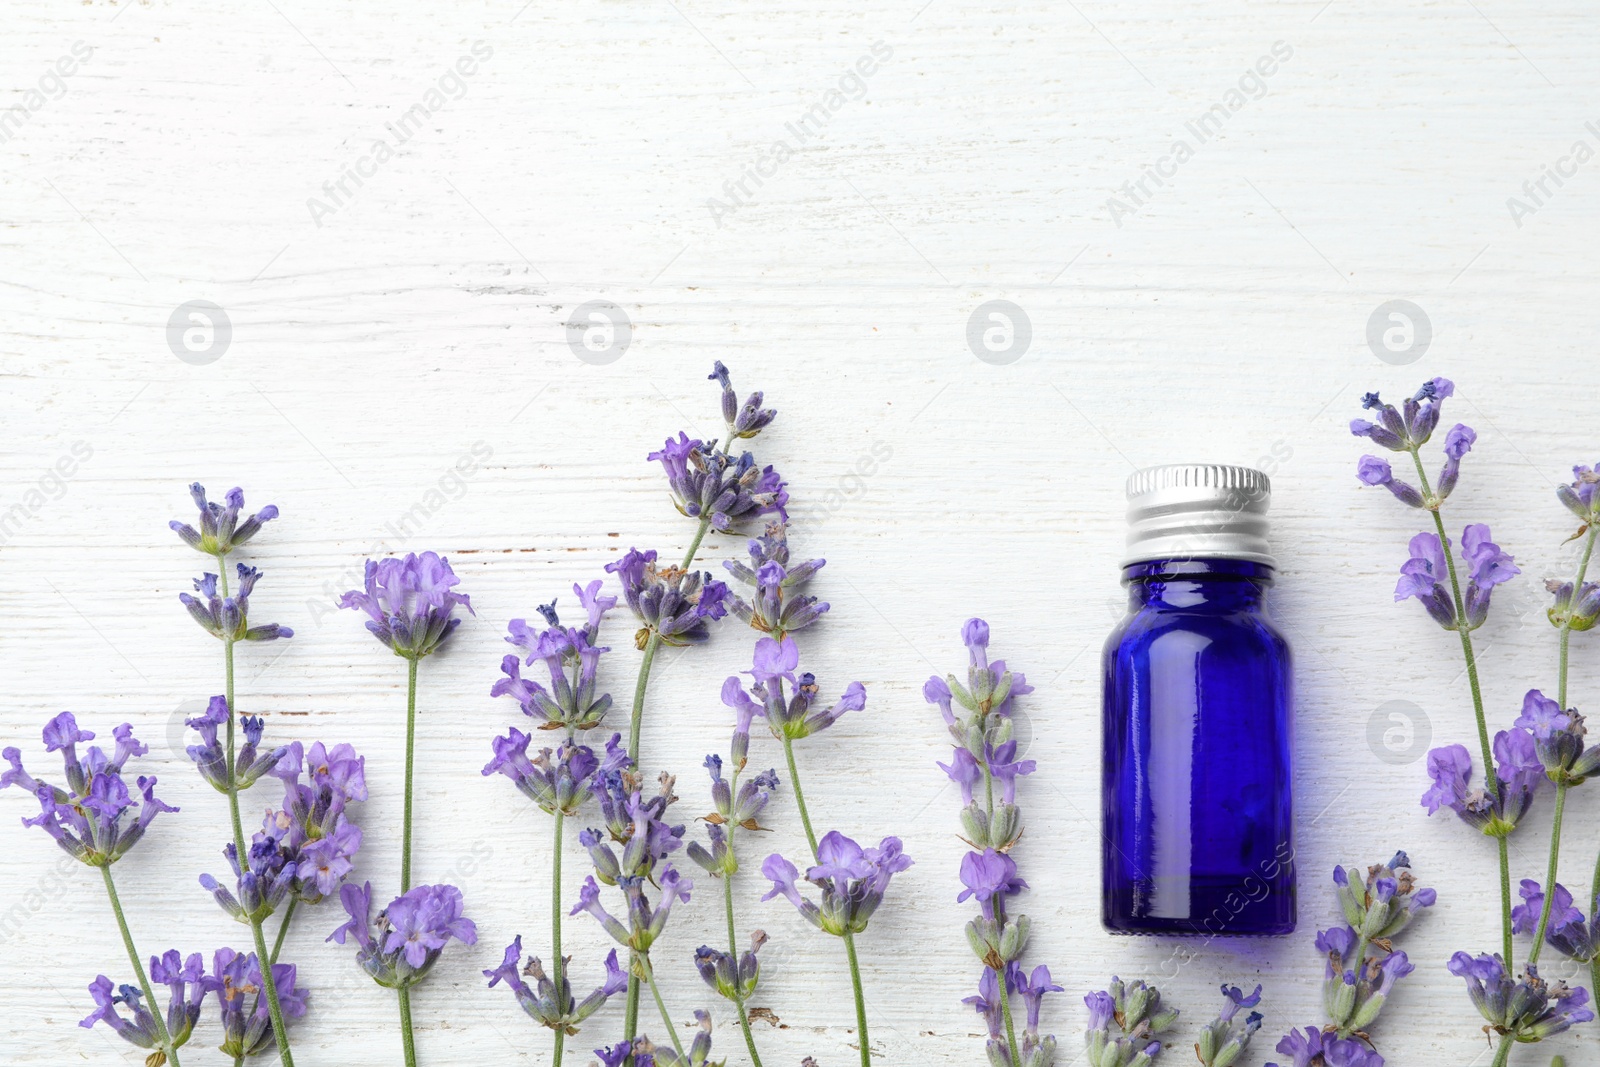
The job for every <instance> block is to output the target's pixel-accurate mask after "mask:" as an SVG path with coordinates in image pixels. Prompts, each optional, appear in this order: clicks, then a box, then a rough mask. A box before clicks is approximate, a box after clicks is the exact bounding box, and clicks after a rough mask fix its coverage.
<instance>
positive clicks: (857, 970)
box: [844, 930, 1015, 1067]
mask: <svg viewBox="0 0 1600 1067" xmlns="http://www.w3.org/2000/svg"><path fill="white" fill-rule="evenodd" d="M844 953H845V955H846V956H848V957H849V959H850V982H851V984H852V985H853V986H854V987H855V994H856V1035H857V1036H858V1037H860V1038H861V1067H872V1045H871V1043H870V1041H869V1039H868V1037H867V998H866V997H865V996H863V995H862V992H861V964H860V963H858V962H857V961H856V935H855V934H853V933H851V932H850V931H848V930H846V931H845V935H844ZM1001 1000H1002V1001H1003V1000H1005V998H1004V997H1001ZM1010 1021H1011V1008H1010V1006H1009V1005H1008V1006H1007V1007H1006V1025H1007V1026H1009V1025H1010ZM1014 1040H1015V1039H1013V1041H1014Z"/></svg>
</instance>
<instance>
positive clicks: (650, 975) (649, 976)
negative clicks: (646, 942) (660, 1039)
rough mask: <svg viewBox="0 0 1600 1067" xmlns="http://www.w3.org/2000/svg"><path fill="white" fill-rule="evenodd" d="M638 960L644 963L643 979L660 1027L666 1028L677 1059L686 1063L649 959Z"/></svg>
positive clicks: (676, 1029)
mask: <svg viewBox="0 0 1600 1067" xmlns="http://www.w3.org/2000/svg"><path fill="white" fill-rule="evenodd" d="M639 958H640V959H641V960H642V961H643V962H644V977H645V981H646V982H648V983H649V985H650V996H651V997H653V998H654V999H655V1002H656V1011H658V1012H660V1013H661V1025H663V1026H665V1027H666V1028H667V1036H668V1037H670V1038H671V1039H672V1047H673V1049H674V1050H675V1051H676V1052H677V1053H678V1059H679V1060H681V1061H682V1062H684V1063H688V1062H689V1058H688V1057H687V1056H685V1055H684V1054H683V1042H682V1041H680V1040H678V1028H677V1027H676V1026H675V1025H673V1022H672V1016H671V1015H669V1014H667V1005H666V1003H665V1002H664V1001H662V999H661V987H660V986H658V985H656V970H655V968H654V967H652V966H650V957H649V956H647V955H646V956H640V957H639Z"/></svg>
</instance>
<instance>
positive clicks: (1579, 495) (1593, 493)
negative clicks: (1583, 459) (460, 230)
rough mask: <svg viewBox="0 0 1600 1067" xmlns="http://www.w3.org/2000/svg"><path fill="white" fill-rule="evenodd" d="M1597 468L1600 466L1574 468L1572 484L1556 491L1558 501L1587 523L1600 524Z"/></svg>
mask: <svg viewBox="0 0 1600 1067" xmlns="http://www.w3.org/2000/svg"><path fill="white" fill-rule="evenodd" d="M1597 467H1600V464H1596V466H1595V467H1585V466H1582V465H1580V466H1576V467H1573V468H1572V484H1570V485H1563V486H1560V487H1559V488H1557V489H1556V499H1558V500H1560V501H1561V503H1562V504H1563V505H1565V506H1566V508H1567V510H1568V511H1570V512H1572V513H1573V514H1574V515H1576V516H1578V518H1580V519H1582V520H1583V521H1584V522H1585V523H1591V522H1600V491H1597V490H1596V487H1597V486H1600V470H1597V469H1596V468H1597Z"/></svg>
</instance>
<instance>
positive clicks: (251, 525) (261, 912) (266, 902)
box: [169, 482, 294, 1067]
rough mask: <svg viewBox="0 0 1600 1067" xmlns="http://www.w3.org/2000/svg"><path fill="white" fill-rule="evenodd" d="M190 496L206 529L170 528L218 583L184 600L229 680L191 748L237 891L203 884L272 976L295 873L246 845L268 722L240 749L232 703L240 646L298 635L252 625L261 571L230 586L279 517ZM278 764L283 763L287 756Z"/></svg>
mask: <svg viewBox="0 0 1600 1067" xmlns="http://www.w3.org/2000/svg"><path fill="white" fill-rule="evenodd" d="M189 495H190V497H192V498H193V500H194V502H195V506H196V507H197V508H198V509H199V521H200V529H199V530H198V531H197V530H195V528H194V527H192V526H190V525H188V524H187V523H183V522H178V521H174V522H172V523H170V524H169V525H170V527H171V528H172V530H173V531H174V532H176V533H177V534H178V536H179V537H180V538H181V539H182V540H183V542H184V543H185V544H187V545H189V546H190V547H191V548H194V549H196V550H198V551H200V552H204V553H206V554H207V555H210V556H213V557H215V559H216V561H217V573H216V581H215V583H214V585H213V583H212V582H211V575H209V574H207V575H206V576H205V577H203V578H202V579H201V581H200V582H198V583H196V589H197V590H198V591H199V592H201V593H202V594H203V595H204V596H205V597H206V602H205V603H204V604H203V605H202V604H200V603H199V602H197V601H196V600H195V599H194V598H193V597H189V596H187V595H183V596H182V597H181V598H180V599H181V601H182V603H183V604H184V606H185V608H186V609H188V611H189V613H190V615H191V617H193V618H194V619H195V620H196V621H197V622H198V623H200V625H201V627H202V628H204V629H205V630H206V631H207V632H208V633H211V634H212V635H213V636H215V637H217V638H218V639H219V640H221V642H222V658H223V677H224V686H223V693H222V696H221V700H222V703H221V704H220V705H219V704H218V703H217V701H216V700H213V701H212V702H211V704H210V706H209V707H208V710H207V716H205V717H204V718H203V721H202V724H201V727H200V728H201V737H202V740H203V741H204V742H205V744H203V745H202V746H199V751H198V752H196V751H195V750H192V749H191V751H190V756H191V758H193V759H194V760H195V763H196V766H197V767H198V768H199V769H200V773H201V776H202V777H204V778H205V779H206V780H207V781H208V782H211V783H212V785H213V786H215V785H217V783H218V782H219V781H221V782H222V783H223V787H224V788H223V791H224V792H226V793H227V795H228V816H229V821H230V823H231V824H232V829H233V841H232V842H231V843H230V844H229V845H228V846H227V848H226V849H225V850H224V853H225V854H226V855H228V857H229V862H230V865H231V866H232V867H233V868H234V872H235V875H236V882H235V889H236V891H237V893H236V894H235V892H234V891H230V890H228V889H226V888H224V887H222V886H221V885H220V884H218V883H217V882H216V880H215V879H213V878H211V876H210V875H205V876H203V878H202V882H201V884H202V885H203V886H204V887H205V888H206V889H208V890H211V891H212V894H213V896H215V897H216V899H217V902H218V903H219V904H221V905H222V906H223V907H224V908H225V909H227V910H229V911H230V913H234V914H236V917H238V918H240V919H242V920H243V921H245V922H247V923H248V924H249V926H250V933H251V938H252V940H253V941H254V942H255V957H256V958H257V959H258V960H265V961H267V967H268V970H269V971H270V970H271V965H272V961H273V958H274V957H273V956H269V955H268V953H267V939H266V933H265V931H264V927H263V924H264V922H265V920H266V919H267V918H268V917H269V916H270V915H271V914H272V912H273V910H274V909H275V908H276V907H277V904H278V903H279V902H280V901H281V900H282V897H283V893H284V892H285V891H286V882H285V880H284V875H285V873H286V870H287V873H288V874H289V877H291V878H292V873H293V872H292V869H288V868H287V867H286V865H287V857H285V856H283V855H282V854H281V850H280V849H278V848H277V847H276V845H275V843H274V842H273V840H272V839H271V838H270V837H269V838H268V839H267V840H266V841H264V842H257V843H256V844H252V845H247V844H246V842H245V836H244V822H243V820H242V818H241V817H240V808H239V793H240V791H241V790H242V789H246V788H248V787H249V785H250V784H253V783H254V782H255V781H256V780H257V778H259V774H257V773H255V772H257V771H258V770H260V769H262V768H261V764H260V761H259V760H258V758H257V756H256V753H257V751H258V745H259V742H260V740H261V737H262V731H263V729H264V724H263V723H262V722H261V720H260V719H258V718H249V717H247V718H246V719H245V720H244V721H243V725H244V728H245V741H246V744H245V746H244V748H242V749H238V750H237V751H236V750H235V740H236V738H235V734H236V728H237V725H238V724H239V718H238V714H237V712H238V704H237V702H236V701H235V699H234V696H235V694H234V655H233V653H234V646H235V645H236V644H238V643H239V641H241V640H244V641H253V640H267V639H276V638H286V637H290V636H292V631H290V630H289V629H288V628H287V627H283V626H278V625H276V624H273V625H269V626H265V627H251V626H250V625H249V617H248V616H249V609H248V599H249V596H250V594H251V593H252V592H253V591H254V589H255V586H256V585H257V583H258V582H259V580H260V577H261V573H260V571H258V570H256V569H255V568H254V567H245V566H242V565H241V566H239V567H237V573H238V578H239V594H238V596H237V597H235V596H232V595H231V594H230V593H229V588H228V556H229V555H231V554H232V553H233V551H234V550H235V549H236V548H238V546H240V545H242V544H244V543H245V542H247V541H250V540H252V539H253V538H254V537H255V536H256V534H257V533H259V532H260V531H261V528H262V526H263V524H265V523H266V522H269V521H271V520H273V519H275V518H277V517H278V509H277V508H276V507H274V506H272V505H268V506H267V507H264V508H262V509H261V510H260V511H258V512H256V513H255V514H254V515H252V516H249V517H248V518H246V519H245V520H244V521H243V522H241V521H239V516H240V515H241V514H242V513H243V509H244V492H243V491H242V490H241V489H239V488H238V487H237V486H236V487H234V488H233V489H230V490H229V491H228V493H227V494H226V496H225V497H224V503H223V504H216V503H213V502H211V501H209V500H208V499H207V498H206V491H205V488H204V487H203V486H201V485H200V483H198V482H196V483H194V484H193V485H191V486H190V487H189ZM219 720H220V721H219ZM208 728H209V730H208ZM219 729H220V730H221V732H222V737H223V741H222V746H221V750H220V752H219V751H218V750H217V745H216V731H217V730H219ZM269 758H270V757H269ZM279 758H280V759H281V758H282V757H281V755H280V757H279ZM230 898H231V904H230ZM235 909H237V910H235ZM289 918H290V915H289V914H288V913H285V916H284V922H285V923H287V921H288V919H289ZM286 929H287V928H286V926H282V925H280V927H279V933H278V944H279V945H280V946H281V945H282V943H283V935H284V933H285V931H286ZM262 990H264V991H265V993H266V1008H267V1017H268V1019H269V1020H270V1021H271V1024H272V1035H273V1039H274V1040H275V1041H276V1043H277V1048H278V1055H279V1058H280V1060H281V1061H282V1067H294V1056H293V1054H292V1052H291V1051H290V1048H289V1036H288V1033H289V1032H288V1024H287V1022H286V1021H285V1020H286V1018H287V1017H288V1016H287V1015H286V1013H285V1011H284V1007H283V1005H282V1004H281V1003H280V998H279V996H278V984H277V982H275V981H271V982H262V983H261V984H260V986H258V987H257V989H256V995H257V996H258V997H259V995H260V992H261V991H262ZM258 1006H259V1005H258Z"/></svg>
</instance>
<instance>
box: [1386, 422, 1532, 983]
mask: <svg viewBox="0 0 1600 1067" xmlns="http://www.w3.org/2000/svg"><path fill="white" fill-rule="evenodd" d="M1410 452H1411V460H1412V462H1413V463H1415V464H1416V467H1417V478H1418V480H1419V481H1420V482H1421V485H1422V495H1423V496H1424V497H1429V496H1432V495H1433V489H1432V487H1431V486H1430V485H1429V484H1428V472H1427V471H1425V470H1424V469H1423V467H1422V456H1421V455H1420V454H1419V453H1418V451H1417V449H1416V447H1415V446H1413V447H1412V448H1411V449H1410ZM1428 511H1429V513H1430V514H1432V515H1433V526H1434V530H1435V531H1436V532H1437V534H1438V536H1439V547H1440V549H1441V550H1442V552H1443V555H1444V565H1445V569H1446V570H1447V571H1448V572H1449V574H1450V596H1451V602H1452V603H1453V604H1454V606H1455V612H1456V635H1457V636H1458V637H1460V638H1461V655H1462V657H1463V658H1464V659H1465V660H1466V664H1467V684H1468V685H1469V686H1470V687H1471V689H1472V714H1473V716H1474V717H1475V718H1476V719H1477V725H1478V748H1479V750H1480V751H1481V753H1482V756H1483V780H1484V784H1485V785H1486V786H1487V787H1488V789H1489V795H1490V796H1492V797H1495V798H1496V799H1498V798H1499V796H1500V775H1499V773H1498V772H1497V771H1496V770H1495V765H1494V749H1493V747H1492V746H1491V745H1490V744H1489V722H1488V719H1487V718H1485V716H1484V713H1483V689H1482V687H1481V686H1480V685H1479V683H1478V658H1477V655H1476V654H1475V653H1474V651H1473V648H1472V634H1471V631H1469V630H1468V629H1467V605H1466V600H1465V599H1464V598H1463V597H1462V595H1461V578H1460V576H1459V575H1458V574H1457V573H1456V557H1455V553H1454V552H1453V551H1452V550H1451V545H1450V535H1449V534H1447V533H1446V532H1445V528H1444V516H1442V515H1441V514H1440V513H1439V505H1438V504H1437V503H1436V504H1435V505H1434V506H1433V507H1432V508H1429V509H1428ZM1500 940H1501V943H1502V945H1503V946H1504V949H1505V958H1506V966H1508V967H1509V966H1511V961H1512V959H1513V958H1514V957H1513V956H1512V943H1511V869H1510V865H1509V860H1508V858H1507V855H1506V841H1505V838H1503V837H1502V838H1500Z"/></svg>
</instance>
